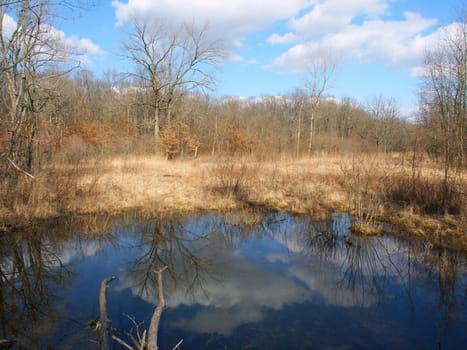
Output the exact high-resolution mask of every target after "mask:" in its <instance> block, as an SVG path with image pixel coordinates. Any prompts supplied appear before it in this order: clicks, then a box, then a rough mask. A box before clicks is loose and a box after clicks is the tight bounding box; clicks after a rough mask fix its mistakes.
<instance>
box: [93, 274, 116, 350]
mask: <svg viewBox="0 0 467 350" xmlns="http://www.w3.org/2000/svg"><path fill="white" fill-rule="evenodd" d="M114 279H115V277H114V276H111V277H107V278H105V279H103V280H102V282H101V289H100V292H99V323H98V325H96V331H98V336H99V348H100V349H101V350H107V349H109V337H108V335H109V319H108V317H107V287H108V285H109V283H110V282H112V281H113V280H114Z"/></svg>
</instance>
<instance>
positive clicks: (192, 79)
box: [123, 18, 221, 141]
mask: <svg viewBox="0 0 467 350" xmlns="http://www.w3.org/2000/svg"><path fill="white" fill-rule="evenodd" d="M132 26H133V29H132V32H130V33H129V34H128V36H127V39H126V40H125V42H124V43H123V46H124V49H125V50H126V57H127V58H128V59H130V61H132V62H133V63H134V65H135V71H134V72H133V73H131V75H132V76H134V77H135V78H136V80H137V81H139V83H140V84H141V88H142V89H143V90H145V91H147V92H148V93H149V94H150V102H149V107H150V108H151V109H153V113H154V137H155V139H156V141H158V139H159V137H160V130H161V127H162V125H161V116H162V115H161V113H162V112H165V114H164V116H165V117H166V121H167V122H170V120H171V118H172V115H171V114H172V106H173V104H174V103H175V101H176V100H177V98H178V97H179V96H180V95H181V94H182V93H184V92H187V91H190V90H195V89H209V88H210V87H211V85H212V84H213V76H212V75H211V74H210V73H211V69H212V66H214V65H215V64H216V62H217V60H218V59H219V58H220V57H221V50H220V48H219V45H218V42H217V41H215V40H209V38H208V35H207V27H203V28H201V29H198V28H197V27H196V26H195V25H186V24H185V25H182V26H181V27H174V26H172V25H170V24H169V23H158V24H156V23H155V22H154V23H153V22H149V20H148V19H136V18H134V19H133V20H132Z"/></svg>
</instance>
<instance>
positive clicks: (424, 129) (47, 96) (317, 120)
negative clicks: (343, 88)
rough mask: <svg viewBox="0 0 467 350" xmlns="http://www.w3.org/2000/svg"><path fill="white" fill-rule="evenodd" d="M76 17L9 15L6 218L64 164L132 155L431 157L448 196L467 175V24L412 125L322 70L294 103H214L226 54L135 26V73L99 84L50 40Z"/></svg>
mask: <svg viewBox="0 0 467 350" xmlns="http://www.w3.org/2000/svg"><path fill="white" fill-rule="evenodd" d="M74 5H75V4H74V3H71V4H62V5H57V4H56V3H55V2H52V1H50V0H22V1H11V0H9V1H8V0H7V1H0V79H1V85H0V99H1V100H0V118H1V119H0V190H1V193H2V196H1V200H0V201H1V203H0V205H1V206H2V208H3V209H4V210H7V211H8V212H15V206H16V205H17V204H18V203H19V202H21V203H22V204H23V205H29V204H30V205H32V204H31V193H33V192H34V186H36V187H37V185H35V183H36V181H35V180H36V179H37V177H40V176H54V174H55V172H56V171H57V169H59V167H58V166H57V165H58V164H64V165H66V166H68V165H79V164H81V163H82V162H84V161H85V160H89V159H91V158H92V159H96V158H100V159H108V158H111V157H114V156H121V155H125V156H128V155H135V156H140V155H160V156H161V157H165V158H167V159H168V160H171V159H176V158H179V159H187V158H190V159H191V158H197V157H199V156H201V155H208V156H214V157H219V156H240V157H252V158H253V159H256V160H268V159H272V158H275V159H300V158H301V157H314V156H316V155H323V154H336V153H338V154H359V153H383V154H388V153H392V152H399V153H405V154H410V155H412V158H413V161H414V164H415V162H416V159H419V158H420V157H421V155H423V156H424V157H425V156H427V157H429V158H431V159H433V160H435V161H437V162H438V164H439V165H440V166H441V167H442V168H443V171H444V177H443V182H444V186H445V191H448V190H449V188H450V184H451V183H456V184H458V182H459V178H461V177H460V176H461V175H460V174H461V171H462V170H463V169H465V155H466V151H467V140H466V136H465V135H466V128H467V126H466V108H467V83H466V81H467V80H466V79H467V47H466V46H467V41H466V37H467V20H463V21H459V22H457V25H456V31H454V32H449V33H448V32H446V33H445V36H444V40H443V41H442V42H440V43H439V46H438V47H434V48H431V49H430V50H429V51H428V52H427V55H426V62H425V70H426V74H425V75H424V78H423V79H422V82H423V84H422V86H421V88H420V108H419V112H418V114H416V115H415V118H412V119H410V120H408V119H405V118H403V117H402V115H401V112H400V109H399V107H398V104H397V101H395V100H394V99H392V98H389V97H385V96H375V97H374V98H372V99H369V100H368V101H366V102H365V103H359V102H357V101H354V100H352V98H351V97H349V98H344V99H342V98H341V99H337V98H333V97H332V96H328V95H327V94H326V92H327V89H328V84H329V80H330V78H331V74H332V69H330V66H329V65H328V63H327V62H325V61H324V60H323V62H322V64H320V65H317V66H314V67H312V68H311V69H310V70H309V71H308V72H307V73H306V74H305V75H304V78H305V81H306V82H307V83H306V84H304V86H302V87H297V89H296V90H295V91H291V92H290V93H289V94H288V95H284V96H263V97H257V98H251V99H241V98H236V97H226V98H215V97H213V96H212V95H211V94H210V90H209V89H210V88H212V84H213V82H214V80H215V69H214V68H215V66H216V64H217V63H218V62H219V61H220V60H222V58H223V50H222V45H221V43H220V42H218V41H216V40H213V39H212V38H211V36H210V35H208V30H209V28H208V27H202V28H198V27H196V26H194V25H192V26H182V27H176V28H175V27H173V26H171V25H170V24H169V23H159V24H158V25H157V26H156V25H154V24H153V23H150V22H148V21H146V22H144V21H137V20H133V23H132V28H133V30H132V32H130V33H128V35H127V38H126V40H125V42H124V43H123V48H122V53H121V54H122V56H124V57H126V58H127V59H128V60H129V61H131V62H132V63H133V70H131V71H127V72H116V71H109V72H107V74H105V76H104V77H97V76H96V75H95V74H94V73H93V72H91V71H87V70H85V69H80V68H79V67H77V66H75V64H74V60H73V57H75V55H76V54H78V53H75V52H71V51H70V48H69V47H66V45H64V43H63V42H62V41H60V40H59V39H60V38H58V37H57V35H55V34H54V30H52V25H53V22H54V21H53V20H54V18H55V17H56V16H57V13H58V12H57V11H58V10H59V9H60V6H74ZM245 83H248V82H245ZM382 83H383V84H384V82H382ZM67 169H70V168H69V167H68V168H67ZM67 176H68V177H70V178H71V173H70V172H68V173H67ZM414 176H415V175H414ZM70 181H72V180H70ZM462 181H463V180H462ZM65 186H66V185H65ZM456 188H457V187H456ZM461 188H462V187H461ZM47 191H50V189H47ZM459 198H465V194H462V195H461V196H460V197H459ZM448 209H449V208H447V207H446V208H445V211H446V212H448V211H449V210H448Z"/></svg>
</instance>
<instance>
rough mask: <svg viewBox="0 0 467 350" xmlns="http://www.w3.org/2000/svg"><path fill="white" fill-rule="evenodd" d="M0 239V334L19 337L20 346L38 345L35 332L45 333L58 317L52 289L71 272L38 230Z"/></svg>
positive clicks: (67, 277)
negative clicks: (0, 254)
mask: <svg viewBox="0 0 467 350" xmlns="http://www.w3.org/2000/svg"><path fill="white" fill-rule="evenodd" d="M1 241H2V242H1V246H2V247H3V249H2V257H1V264H0V274H1V284H0V299H1V309H0V310H1V311H0V315H1V316H0V317H1V321H0V322H1V325H2V328H1V329H2V338H5V339H11V338H13V339H21V343H22V344H21V345H20V346H24V347H27V348H30V347H37V348H38V347H40V344H39V340H38V338H39V336H41V335H43V334H47V333H49V332H50V331H51V328H52V323H54V322H56V321H57V320H58V318H59V315H58V314H57V311H56V309H55V307H54V305H55V303H56V291H57V290H58V289H63V288H64V286H65V284H66V282H67V281H68V280H69V278H70V276H71V272H70V271H69V270H67V269H66V268H65V267H64V266H63V265H62V263H61V260H60V258H59V256H58V255H57V254H56V249H54V247H53V245H54V244H53V243H52V240H50V239H45V238H44V237H43V235H42V234H40V233H38V232H35V233H34V234H31V235H28V234H25V235H23V234H16V235H15V236H7V235H5V236H2V237H1ZM23 342H24V343H23Z"/></svg>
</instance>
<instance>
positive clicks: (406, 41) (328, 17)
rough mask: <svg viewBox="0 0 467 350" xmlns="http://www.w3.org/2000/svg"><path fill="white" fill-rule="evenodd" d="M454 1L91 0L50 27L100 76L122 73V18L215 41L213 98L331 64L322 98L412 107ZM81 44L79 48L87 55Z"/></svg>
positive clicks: (280, 82)
mask: <svg viewBox="0 0 467 350" xmlns="http://www.w3.org/2000/svg"><path fill="white" fill-rule="evenodd" d="M462 3H463V2H462V1H459V0H444V1H426V0H353V1H344V0H287V1H285V0H230V1H220V0H114V1H111V0H98V1H97V4H96V6H95V7H92V8H90V9H89V10H86V11H83V12H81V13H80V14H79V15H76V13H75V14H74V15H73V18H72V19H71V20H62V21H60V22H58V23H57V24H56V26H57V28H58V29H60V30H62V31H63V32H64V35H65V36H66V37H67V38H72V39H73V40H74V41H75V42H79V43H80V47H81V48H82V49H83V51H86V50H87V54H86V55H85V56H83V58H85V59H84V61H83V65H84V66H85V67H86V68H87V69H89V70H92V71H94V72H96V74H97V75H98V76H101V75H102V74H103V73H104V72H105V71H106V70H108V69H117V70H125V69H127V68H128V69H129V68H130V67H129V66H128V64H127V63H126V62H124V61H123V60H122V59H121V58H120V57H119V54H121V40H122V38H123V37H124V33H125V30H128V25H129V23H128V21H129V18H130V17H131V16H136V17H138V16H151V17H154V19H155V20H157V18H164V19H166V20H167V19H170V20H171V21H174V22H175V23H180V22H184V21H189V22H192V21H198V22H200V23H208V25H209V27H210V29H211V30H212V31H213V32H214V33H216V34H218V35H219V36H221V37H222V39H223V41H224V45H225V46H226V47H227V48H228V55H227V58H226V59H225V60H223V61H222V62H221V64H220V66H219V70H218V71H216V78H217V84H216V86H215V87H214V91H213V94H214V95H215V96H219V97H221V96H224V95H228V96H242V97H249V96H262V95H281V94H287V93H290V92H293V90H294V89H295V88H299V87H303V84H304V78H305V77H306V76H307V74H306V73H307V67H309V66H310V64H311V63H312V62H313V61H314V60H320V59H325V60H329V61H330V62H335V65H336V69H335V70H334V72H333V73H332V84H331V85H330V86H329V88H328V90H327V91H326V94H328V95H333V96H336V97H339V98H340V97H350V98H353V99H355V100H356V101H357V102H360V103H365V101H366V100H368V99H370V98H372V97H374V96H377V95H382V96H384V97H388V98H395V99H396V100H397V101H398V103H399V106H400V108H401V110H402V112H403V114H405V115H408V114H409V113H410V111H411V110H412V109H414V108H415V107H416V105H417V88H418V84H419V81H420V78H419V75H418V74H417V72H419V68H420V67H421V64H422V62H423V53H424V51H425V50H426V48H429V47H432V46H433V45H434V42H436V38H437V35H438V34H439V33H440V32H442V31H443V30H444V29H445V28H448V27H449V26H450V25H452V23H453V22H454V21H455V20H456V19H457V18H456V16H458V14H459V10H460V9H461V8H462ZM87 48H88V49H87Z"/></svg>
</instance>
